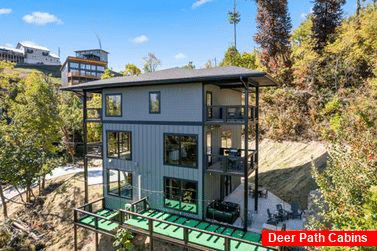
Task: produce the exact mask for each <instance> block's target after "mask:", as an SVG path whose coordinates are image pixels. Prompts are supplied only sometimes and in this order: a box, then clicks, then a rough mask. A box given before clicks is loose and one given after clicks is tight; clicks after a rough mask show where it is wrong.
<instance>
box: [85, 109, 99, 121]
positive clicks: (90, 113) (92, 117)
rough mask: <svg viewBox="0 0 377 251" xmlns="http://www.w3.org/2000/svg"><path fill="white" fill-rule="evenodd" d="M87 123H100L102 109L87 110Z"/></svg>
mask: <svg viewBox="0 0 377 251" xmlns="http://www.w3.org/2000/svg"><path fill="white" fill-rule="evenodd" d="M86 113H87V118H86V122H100V121H101V118H102V109H101V108H86Z"/></svg>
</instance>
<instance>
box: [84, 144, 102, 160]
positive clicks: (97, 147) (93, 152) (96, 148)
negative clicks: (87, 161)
mask: <svg viewBox="0 0 377 251" xmlns="http://www.w3.org/2000/svg"><path fill="white" fill-rule="evenodd" d="M86 145H87V150H88V151H87V153H86V155H88V156H89V157H90V156H93V157H102V154H103V152H102V142H89V143H87V144H86Z"/></svg>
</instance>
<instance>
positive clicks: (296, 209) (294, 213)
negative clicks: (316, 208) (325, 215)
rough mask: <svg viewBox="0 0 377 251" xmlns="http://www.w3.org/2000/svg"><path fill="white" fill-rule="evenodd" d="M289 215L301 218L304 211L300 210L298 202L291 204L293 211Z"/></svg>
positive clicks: (293, 217)
mask: <svg viewBox="0 0 377 251" xmlns="http://www.w3.org/2000/svg"><path fill="white" fill-rule="evenodd" d="M289 217H290V218H291V219H297V218H299V219H300V220H301V217H302V212H300V213H299V212H298V204H297V203H292V204H291V212H289Z"/></svg>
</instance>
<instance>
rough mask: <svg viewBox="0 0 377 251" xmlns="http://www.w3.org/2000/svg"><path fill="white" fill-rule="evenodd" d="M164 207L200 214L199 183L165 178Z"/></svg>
mask: <svg viewBox="0 0 377 251" xmlns="http://www.w3.org/2000/svg"><path fill="white" fill-rule="evenodd" d="M164 195H165V197H164V205H165V207H167V208H172V209H176V210H180V211H184V212H188V213H194V214H196V213H198V197H197V196H198V183H197V182H196V181H188V180H180V179H175V178H168V177H164Z"/></svg>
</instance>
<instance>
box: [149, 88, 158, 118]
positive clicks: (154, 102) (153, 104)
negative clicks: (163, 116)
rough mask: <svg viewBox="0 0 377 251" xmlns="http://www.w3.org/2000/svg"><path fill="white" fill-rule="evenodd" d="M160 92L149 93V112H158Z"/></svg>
mask: <svg viewBox="0 0 377 251" xmlns="http://www.w3.org/2000/svg"><path fill="white" fill-rule="evenodd" d="M160 96H161V94H160V92H150V93H149V113H160Z"/></svg>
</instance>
